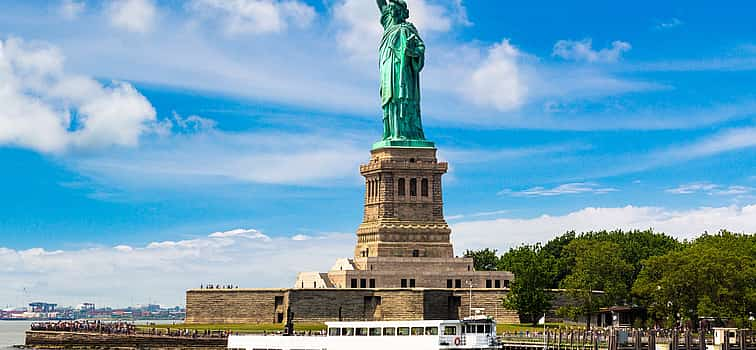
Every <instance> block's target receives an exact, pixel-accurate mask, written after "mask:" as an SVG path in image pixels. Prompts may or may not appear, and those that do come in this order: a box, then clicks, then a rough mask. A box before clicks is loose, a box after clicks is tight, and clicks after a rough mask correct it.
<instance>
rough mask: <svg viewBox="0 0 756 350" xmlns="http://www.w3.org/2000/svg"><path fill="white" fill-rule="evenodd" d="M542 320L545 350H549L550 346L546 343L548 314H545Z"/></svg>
mask: <svg viewBox="0 0 756 350" xmlns="http://www.w3.org/2000/svg"><path fill="white" fill-rule="evenodd" d="M541 320H543V350H548V349H547V346H548V344H547V343H546V314H545V313H544V314H543V318H542V319H541Z"/></svg>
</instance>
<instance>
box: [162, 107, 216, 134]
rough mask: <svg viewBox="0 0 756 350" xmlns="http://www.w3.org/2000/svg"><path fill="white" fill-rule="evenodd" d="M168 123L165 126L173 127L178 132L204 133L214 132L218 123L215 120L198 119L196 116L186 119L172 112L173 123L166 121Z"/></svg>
mask: <svg viewBox="0 0 756 350" xmlns="http://www.w3.org/2000/svg"><path fill="white" fill-rule="evenodd" d="M166 122H167V123H169V124H168V125H167V126H170V127H173V126H175V127H176V128H178V129H179V130H183V131H189V132H204V131H211V130H214V129H215V127H216V126H217V125H218V123H217V122H216V121H215V120H212V119H207V118H203V117H200V116H198V115H190V116H188V117H182V116H181V115H180V114H178V113H176V111H174V112H173V121H170V120H166Z"/></svg>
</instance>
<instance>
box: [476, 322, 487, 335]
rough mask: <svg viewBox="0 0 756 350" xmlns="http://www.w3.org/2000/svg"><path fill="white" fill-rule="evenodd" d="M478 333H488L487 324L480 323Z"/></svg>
mask: <svg viewBox="0 0 756 350" xmlns="http://www.w3.org/2000/svg"><path fill="white" fill-rule="evenodd" d="M476 333H481V334H482V333H486V326H484V325H482V324H479V325H478V331H477V332H476Z"/></svg>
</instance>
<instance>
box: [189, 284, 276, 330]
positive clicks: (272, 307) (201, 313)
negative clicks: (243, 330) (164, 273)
mask: <svg viewBox="0 0 756 350" xmlns="http://www.w3.org/2000/svg"><path fill="white" fill-rule="evenodd" d="M287 291H288V290H287V289H192V290H189V291H187V292H186V310H187V311H186V323H193V324H198V323H274V322H280V321H281V320H282V319H285V315H286V304H287V303H288V301H287V300H286V298H287V296H288V294H287Z"/></svg>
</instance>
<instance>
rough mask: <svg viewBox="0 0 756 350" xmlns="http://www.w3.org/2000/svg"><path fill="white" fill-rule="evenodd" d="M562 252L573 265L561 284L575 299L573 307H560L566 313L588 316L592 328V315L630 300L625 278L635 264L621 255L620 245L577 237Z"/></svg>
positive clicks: (571, 315) (575, 315) (588, 324)
mask: <svg viewBox="0 0 756 350" xmlns="http://www.w3.org/2000/svg"><path fill="white" fill-rule="evenodd" d="M563 253H565V255H564V257H563V259H566V260H567V262H568V264H569V265H570V266H572V268H571V271H570V274H569V275H567V277H565V278H564V280H563V281H562V287H563V288H565V289H566V290H567V294H568V296H569V297H570V298H572V299H573V301H574V305H573V306H568V307H564V308H563V309H562V310H561V313H562V314H563V315H567V316H569V317H572V318H576V317H577V316H579V315H585V316H586V321H587V326H588V327H590V325H591V323H590V315H591V314H592V313H594V312H596V311H598V309H599V308H600V307H604V306H609V305H611V304H616V303H621V302H624V301H625V300H627V297H628V294H629V293H628V291H629V290H628V286H627V283H626V281H627V280H628V275H629V274H631V272H632V266H631V265H630V264H628V263H627V262H626V261H625V260H624V259H623V258H622V256H621V252H620V246H619V245H618V244H616V243H612V242H606V241H596V240H587V239H576V240H573V241H572V242H570V243H569V244H568V245H567V246H566V247H565V248H564V252H563ZM597 291H602V292H597Z"/></svg>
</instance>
